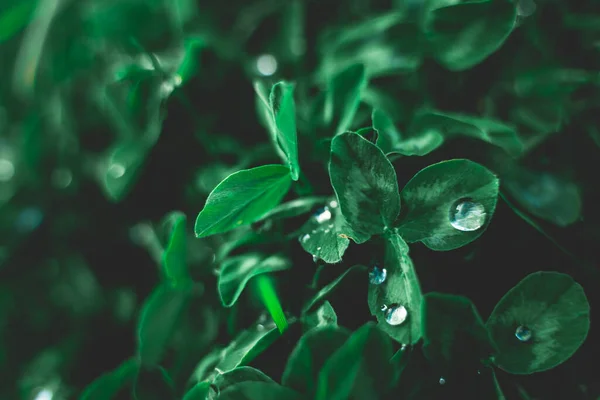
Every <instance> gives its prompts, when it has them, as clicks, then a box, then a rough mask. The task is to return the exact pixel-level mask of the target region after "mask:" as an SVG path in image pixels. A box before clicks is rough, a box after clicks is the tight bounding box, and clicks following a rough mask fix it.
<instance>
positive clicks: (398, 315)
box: [381, 304, 408, 326]
mask: <svg viewBox="0 0 600 400" xmlns="http://www.w3.org/2000/svg"><path fill="white" fill-rule="evenodd" d="M384 307H385V308H384ZM381 311H383V312H384V313H385V321H386V322H387V323H388V324H390V325H394V326H396V325H400V324H402V323H403V322H404V321H406V317H408V311H407V310H406V307H404V306H403V305H401V304H393V305H391V306H389V307H387V306H385V305H384V306H383V307H382V308H381Z"/></svg>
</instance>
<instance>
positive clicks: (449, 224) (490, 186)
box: [397, 159, 499, 251]
mask: <svg viewBox="0 0 600 400" xmlns="http://www.w3.org/2000/svg"><path fill="white" fill-rule="evenodd" d="M498 187H499V182H498V178H497V177H496V176H495V175H494V174H493V173H492V172H490V171H489V170H488V169H487V168H485V167H483V166H482V165H479V164H477V163H475V162H473V161H469V160H464V159H457V160H449V161H442V162H440V163H437V164H433V165H430V166H429V167H427V168H424V169H422V170H421V171H419V172H418V173H417V174H416V175H415V176H414V177H413V178H412V179H411V180H410V181H409V182H408V183H407V184H406V186H405V187H404V189H402V193H401V196H402V203H403V204H404V210H403V211H404V212H403V213H402V215H401V217H400V220H399V221H398V223H397V225H398V232H399V233H400V235H401V236H402V237H403V238H404V239H405V240H406V241H407V242H409V243H412V242H418V241H421V242H423V244H425V246H427V247H429V248H430V249H432V250H438V251H446V250H453V249H456V248H459V247H461V246H464V245H466V244H468V243H470V242H472V241H473V240H475V239H477V238H478V237H479V236H481V234H483V232H484V231H485V229H486V228H487V226H488V224H489V222H490V219H491V218H492V215H493V214H494V210H495V209H496V201H497V198H498ZM455 226H456V227H455ZM459 228H460V229H459Z"/></svg>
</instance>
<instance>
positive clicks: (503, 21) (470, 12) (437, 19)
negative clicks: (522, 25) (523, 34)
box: [425, 0, 517, 71]
mask: <svg viewBox="0 0 600 400" xmlns="http://www.w3.org/2000/svg"><path fill="white" fill-rule="evenodd" d="M516 16H517V14H516V9H515V4H514V3H513V2H511V1H509V0H471V1H463V2H460V3H459V4H456V5H451V6H448V7H442V8H438V9H435V10H432V11H430V12H429V13H428V15H427V17H426V23H425V34H426V36H427V39H428V41H429V43H430V46H431V51H432V53H433V56H434V57H435V58H436V59H437V60H438V61H439V62H440V63H441V64H443V65H444V66H445V67H446V68H448V69H449V70H451V71H461V70H465V69H469V68H471V67H473V66H475V65H477V64H479V63H480V62H482V61H483V60H485V59H486V58H487V57H488V56H490V55H491V54H492V53H494V52H495V51H496V50H498V49H499V48H500V47H501V46H502V44H503V43H504V41H505V40H506V38H507V37H508V35H509V34H510V33H511V32H512V30H513V28H514V26H515V21H516Z"/></svg>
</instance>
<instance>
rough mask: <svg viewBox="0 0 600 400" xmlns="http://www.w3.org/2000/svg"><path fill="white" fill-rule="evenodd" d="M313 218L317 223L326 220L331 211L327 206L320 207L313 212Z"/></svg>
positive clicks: (329, 217)
mask: <svg viewBox="0 0 600 400" xmlns="http://www.w3.org/2000/svg"><path fill="white" fill-rule="evenodd" d="M315 219H316V220H317V222H318V223H319V224H322V223H323V222H327V221H329V220H330V219H331V211H329V208H328V207H323V208H320V209H318V210H317V212H315Z"/></svg>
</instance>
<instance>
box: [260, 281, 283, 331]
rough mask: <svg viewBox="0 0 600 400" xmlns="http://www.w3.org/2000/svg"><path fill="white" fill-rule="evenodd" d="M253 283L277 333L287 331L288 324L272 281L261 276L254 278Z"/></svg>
mask: <svg viewBox="0 0 600 400" xmlns="http://www.w3.org/2000/svg"><path fill="white" fill-rule="evenodd" d="M254 282H255V283H256V291H257V292H258V295H259V297H260V299H261V300H262V302H263V305H264V306H265V308H266V309H267V311H269V314H270V315H271V318H273V321H274V322H275V325H277V328H278V329H279V332H280V333H283V332H284V331H285V330H286V329H287V327H288V323H287V320H286V318H285V313H284V312H283V308H282V306H281V302H280V301H279V296H277V292H276V290H275V284H274V283H273V280H272V279H271V277H270V276H268V275H267V274H261V275H258V276H257V277H256V279H255V280H254Z"/></svg>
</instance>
